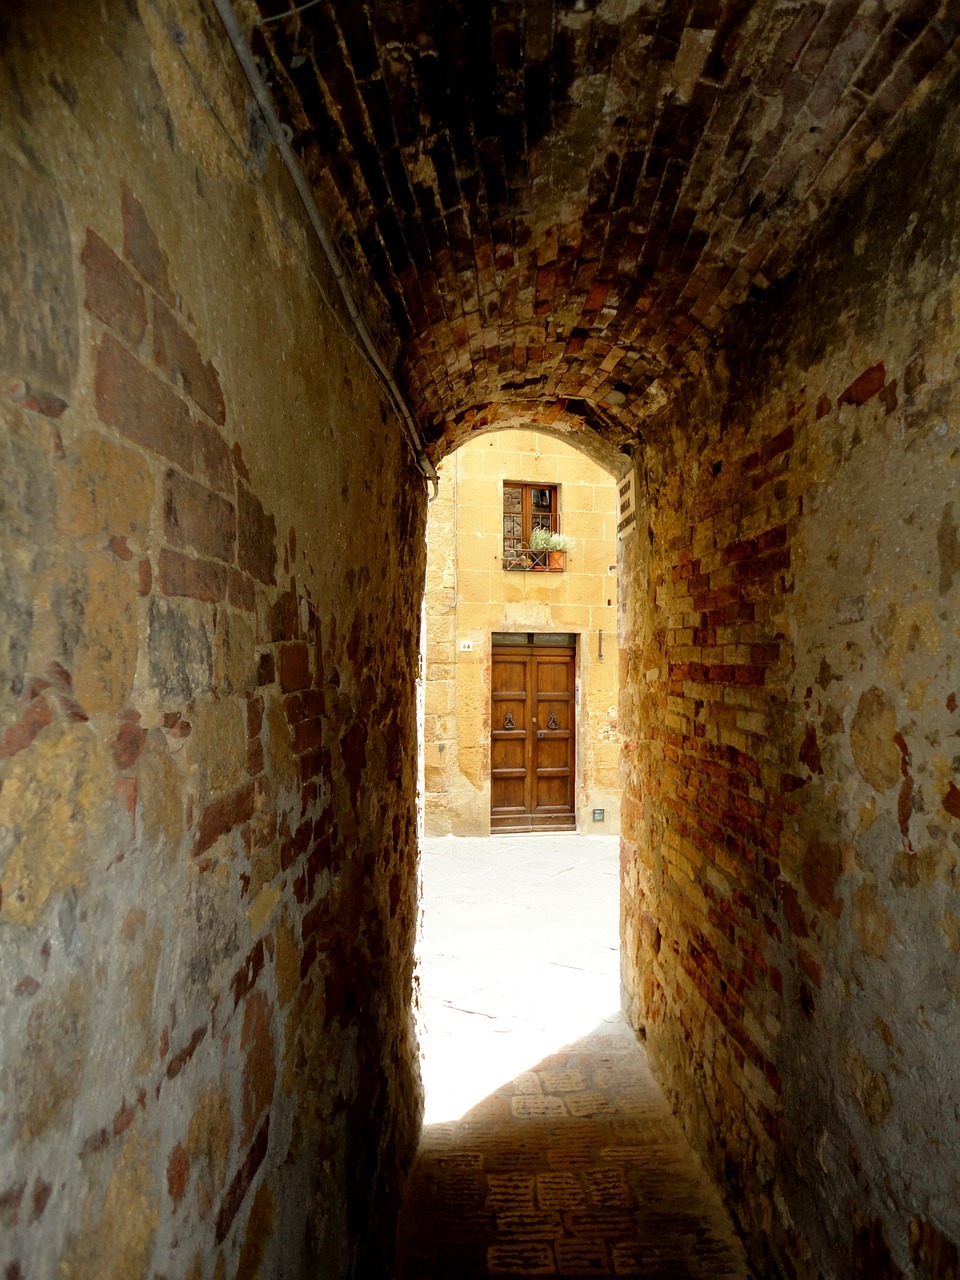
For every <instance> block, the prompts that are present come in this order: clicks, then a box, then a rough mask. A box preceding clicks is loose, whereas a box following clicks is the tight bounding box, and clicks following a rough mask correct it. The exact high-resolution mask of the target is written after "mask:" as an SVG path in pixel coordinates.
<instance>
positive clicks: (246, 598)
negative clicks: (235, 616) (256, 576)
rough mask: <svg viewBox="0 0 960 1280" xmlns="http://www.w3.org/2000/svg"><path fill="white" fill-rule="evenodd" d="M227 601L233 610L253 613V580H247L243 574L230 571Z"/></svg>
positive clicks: (254, 597)
mask: <svg viewBox="0 0 960 1280" xmlns="http://www.w3.org/2000/svg"><path fill="white" fill-rule="evenodd" d="M227 601H228V603H229V604H232V605H233V607H234V608H235V609H243V610H244V611H245V612H246V613H253V611H254V609H255V608H256V606H257V598H256V592H255V590H254V585H253V579H252V578H248V577H247V575H246V574H245V573H241V572H240V571H239V570H238V569H231V570H230V574H229V577H228V578H227Z"/></svg>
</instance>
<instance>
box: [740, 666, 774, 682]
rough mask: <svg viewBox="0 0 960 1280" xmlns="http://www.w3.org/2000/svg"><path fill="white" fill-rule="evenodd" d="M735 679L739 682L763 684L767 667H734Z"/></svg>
mask: <svg viewBox="0 0 960 1280" xmlns="http://www.w3.org/2000/svg"><path fill="white" fill-rule="evenodd" d="M733 678H734V680H735V681H736V682H737V684H763V682H764V680H765V679H766V668H765V667H753V666H742V667H734V677H733Z"/></svg>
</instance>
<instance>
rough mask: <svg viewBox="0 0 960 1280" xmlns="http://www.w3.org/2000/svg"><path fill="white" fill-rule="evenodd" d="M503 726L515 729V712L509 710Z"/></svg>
mask: <svg viewBox="0 0 960 1280" xmlns="http://www.w3.org/2000/svg"><path fill="white" fill-rule="evenodd" d="M503 727H504V728H505V729H515V728H516V727H517V726H516V725H515V724H514V723H513V712H512V711H508V712H507V714H506V715H505V716H504V717H503Z"/></svg>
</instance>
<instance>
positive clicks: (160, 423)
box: [94, 333, 194, 471]
mask: <svg viewBox="0 0 960 1280" xmlns="http://www.w3.org/2000/svg"><path fill="white" fill-rule="evenodd" d="M94 400H95V403H96V407H97V413H98V414H99V415H100V420H101V421H102V422H103V423H105V424H106V425H107V426H108V427H113V428H115V430H117V431H119V432H121V433H122V434H123V435H125V436H126V437H127V439H129V440H132V441H133V442H134V443H135V444H139V445H141V446H142V447H143V448H145V449H150V450H152V451H153V452H154V453H159V454H160V455H161V456H162V457H164V458H168V459H169V460H170V461H171V462H175V463H177V465H178V466H181V467H183V469H184V470H185V471H192V470H193V457H194V453H193V443H194V442H193V428H192V424H191V421H190V414H189V413H188V412H187V407H186V405H185V404H184V403H183V401H182V400H180V398H179V397H178V396H177V395H175V394H174V392H173V391H171V389H170V388H169V387H168V386H167V385H166V384H165V383H164V382H162V381H161V380H160V379H159V378H158V377H157V376H156V375H155V374H153V373H150V372H149V370H147V369H145V368H144V367H143V366H142V365H141V364H140V362H139V361H138V360H137V359H136V358H135V357H134V356H132V355H131V354H130V353H129V351H127V350H126V348H125V347H122V346H121V345H120V343H119V342H117V340H116V338H114V337H113V335H112V334H109V333H108V334H105V335H104V338H103V341H102V342H101V343H100V347H99V350H98V351H97V367H96V374H95V380H94Z"/></svg>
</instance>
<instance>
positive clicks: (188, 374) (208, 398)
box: [153, 301, 227, 426]
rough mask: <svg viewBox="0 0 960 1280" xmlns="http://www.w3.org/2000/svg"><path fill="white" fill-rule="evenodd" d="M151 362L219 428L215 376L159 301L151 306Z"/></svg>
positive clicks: (221, 413)
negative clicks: (177, 385) (179, 386)
mask: <svg viewBox="0 0 960 1280" xmlns="http://www.w3.org/2000/svg"><path fill="white" fill-rule="evenodd" d="M153 358H154V360H156V362H157V364H158V365H159V366H160V368H161V369H163V370H164V371H165V372H166V373H168V374H169V375H170V377H171V378H172V379H173V380H174V381H175V382H178V383H180V384H181V385H182V386H183V389H184V391H186V393H187V395H188V396H189V397H190V399H191V400H192V401H193V402H194V404H195V405H197V407H198V408H200V409H202V410H203V411H204V413H205V414H207V415H208V417H210V418H212V419H213V420H214V422H216V423H217V424H218V425H219V426H223V424H224V422H225V421H226V416H227V414H226V408H225V406H224V403H223V391H222V390H221V387H220V376H219V374H218V373H217V371H216V369H215V368H214V367H213V365H212V363H211V362H210V361H209V360H206V361H205V360H204V359H203V358H202V357H201V355H200V352H199V350H198V348H197V344H196V343H195V342H194V340H193V338H192V337H191V336H190V334H189V333H188V332H187V331H186V329H185V328H184V327H183V325H182V324H181V323H180V321H179V320H178V319H177V317H176V316H175V315H174V314H173V312H172V311H171V310H170V309H169V308H168V307H165V306H164V305H163V303H162V302H160V301H157V302H155V303H154V306H153Z"/></svg>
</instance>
